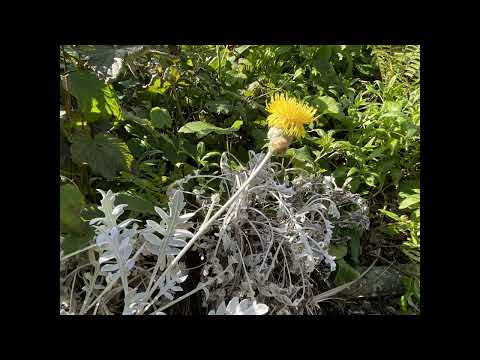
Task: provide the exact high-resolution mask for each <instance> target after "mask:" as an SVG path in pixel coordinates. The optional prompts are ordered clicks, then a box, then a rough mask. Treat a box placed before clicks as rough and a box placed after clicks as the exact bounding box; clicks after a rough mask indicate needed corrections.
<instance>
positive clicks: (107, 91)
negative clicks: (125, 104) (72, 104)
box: [68, 70, 122, 121]
mask: <svg viewBox="0 0 480 360" xmlns="http://www.w3.org/2000/svg"><path fill="white" fill-rule="evenodd" d="M68 83H69V86H68V87H69V91H70V93H71V94H72V95H73V96H74V97H75V98H76V99H77V101H78V105H79V108H80V111H81V112H82V114H83V116H84V117H85V119H86V120H87V121H96V120H98V119H99V118H100V117H102V116H106V117H110V116H113V117H115V118H116V119H118V120H120V119H122V109H121V108H120V104H119V103H118V99H117V95H116V93H115V90H114V89H113V87H112V86H111V85H106V84H105V83H103V82H102V81H100V80H98V79H97V77H96V76H95V75H94V74H93V73H91V72H88V71H83V70H82V71H74V72H72V73H70V74H69V75H68Z"/></svg>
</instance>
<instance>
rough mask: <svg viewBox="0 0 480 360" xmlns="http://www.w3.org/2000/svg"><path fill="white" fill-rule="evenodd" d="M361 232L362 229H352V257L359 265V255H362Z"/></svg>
mask: <svg viewBox="0 0 480 360" xmlns="http://www.w3.org/2000/svg"><path fill="white" fill-rule="evenodd" d="M361 235H362V234H361V232H360V231H355V230H354V231H352V235H351V236H352V240H350V257H351V259H352V261H353V263H354V264H355V265H358V263H359V257H360V251H361V247H360V237H361Z"/></svg>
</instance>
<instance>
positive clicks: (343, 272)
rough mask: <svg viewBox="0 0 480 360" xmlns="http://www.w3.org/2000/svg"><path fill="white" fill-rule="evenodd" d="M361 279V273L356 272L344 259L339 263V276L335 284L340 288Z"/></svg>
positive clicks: (337, 275) (336, 277)
mask: <svg viewBox="0 0 480 360" xmlns="http://www.w3.org/2000/svg"><path fill="white" fill-rule="evenodd" d="M359 277H360V273H359V272H358V271H357V270H355V269H354V268H353V267H352V266H351V265H350V264H348V263H347V262H346V261H345V260H344V259H340V260H338V261H337V274H336V276H335V280H334V284H335V285H336V286H340V285H343V284H346V283H348V282H350V281H353V280H355V279H357V278H359Z"/></svg>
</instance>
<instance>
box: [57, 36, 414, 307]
mask: <svg viewBox="0 0 480 360" xmlns="http://www.w3.org/2000/svg"><path fill="white" fill-rule="evenodd" d="M419 51H420V49H419V46H413V45H408V46H350V45H348V46H344V45H342V46H340V45H338V46H337V45H335V46H327V45H322V46H290V45H289V46H256V45H243V46H233V45H230V46H218V45H217V46H62V47H61V49H60V68H61V79H60V86H61V99H60V102H61V105H60V147H61V158H60V169H61V178H62V183H61V187H60V201H61V219H60V222H61V232H62V233H63V234H64V236H65V239H64V241H63V246H64V249H63V250H64V252H65V254H67V253H69V252H72V251H75V250H78V249H81V248H83V247H85V246H88V245H89V244H90V242H91V241H92V235H91V230H89V228H88V226H87V223H86V221H87V220H89V219H92V218H94V217H96V216H97V215H98V210H97V209H96V206H94V205H93V204H96V203H98V202H99V194H98V193H97V192H96V191H95V189H112V191H115V192H121V195H120V196H119V199H118V201H119V202H120V203H125V204H128V208H126V213H128V216H129V217H132V218H137V219H143V218H144V217H145V216H148V215H149V214H152V212H153V207H154V206H165V205H166V204H167V202H168V196H167V190H168V187H169V185H170V184H172V183H173V182H174V181H175V180H177V179H179V178H181V177H184V176H185V175H188V174H191V173H196V172H198V173H201V174H215V173H216V172H217V171H219V165H218V162H219V158H220V155H221V153H222V152H224V151H229V152H230V153H232V154H233V155H234V156H235V157H237V158H238V159H239V160H240V161H243V162H246V160H247V159H248V150H254V151H256V152H258V151H261V150H262V148H263V147H264V145H265V143H266V140H265V139H266V132H267V127H266V121H265V118H266V115H267V113H266V111H265V102H266V100H268V99H269V98H270V96H271V95H272V94H273V93H275V92H280V91H282V92H283V91H284V92H288V93H289V94H290V95H292V96H296V97H298V98H299V99H302V100H304V101H305V102H307V103H309V104H310V105H312V106H314V107H315V108H316V109H317V115H320V116H319V117H318V118H317V119H316V120H315V121H314V123H313V124H311V125H310V126H309V127H308V128H307V136H306V137H305V138H304V139H302V140H300V141H297V142H296V143H294V144H292V146H291V147H290V149H289V150H288V152H287V154H286V155H285V158H284V159H283V161H284V164H285V165H287V166H291V167H300V168H304V169H305V170H307V171H309V172H312V173H327V174H330V173H331V174H333V176H334V177H335V178H336V180H337V183H338V184H342V183H343V182H344V181H345V179H346V178H348V177H349V178H351V185H352V191H353V192H358V193H359V194H360V195H361V196H363V197H364V198H366V199H368V202H369V206H370V212H371V213H370V219H371V224H372V227H371V230H370V231H369V233H367V234H363V235H362V237H361V238H360V237H358V238H357V239H354V240H355V241H353V240H352V242H351V244H352V245H351V246H350V248H349V249H348V254H345V255H346V256H344V257H343V255H342V258H341V259H340V260H339V261H341V262H342V264H344V266H339V271H338V272H341V273H342V274H343V273H345V272H346V271H347V270H350V271H354V272H356V270H355V268H356V267H358V266H359V265H365V264H366V265H368V264H369V261H370V260H371V259H372V255H371V254H372V253H373V250H376V249H379V248H382V250H383V249H387V250H388V251H387V250H386V251H385V252H382V256H383V257H382V261H384V262H385V264H386V265H389V264H392V263H393V264H405V263H412V264H414V266H413V268H414V269H415V271H413V272H411V273H409V274H408V275H406V276H405V278H404V283H405V286H406V293H405V295H404V296H403V297H402V299H401V301H400V306H401V308H402V310H403V311H404V312H419V300H420V290H419V284H420V280H419V262H420V211H419V205H420V190H419V189H420V186H419V172H420V141H419V137H420V132H419V128H420V72H419V69H420V56H419ZM196 181H201V180H196Z"/></svg>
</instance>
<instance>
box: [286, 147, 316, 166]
mask: <svg viewBox="0 0 480 360" xmlns="http://www.w3.org/2000/svg"><path fill="white" fill-rule="evenodd" d="M287 155H288V156H292V157H293V158H294V159H295V160H300V161H302V162H306V163H313V158H312V155H311V154H310V150H309V148H308V146H302V147H301V148H298V149H295V148H290V149H288V150H287Z"/></svg>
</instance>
